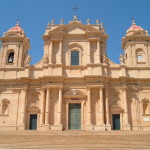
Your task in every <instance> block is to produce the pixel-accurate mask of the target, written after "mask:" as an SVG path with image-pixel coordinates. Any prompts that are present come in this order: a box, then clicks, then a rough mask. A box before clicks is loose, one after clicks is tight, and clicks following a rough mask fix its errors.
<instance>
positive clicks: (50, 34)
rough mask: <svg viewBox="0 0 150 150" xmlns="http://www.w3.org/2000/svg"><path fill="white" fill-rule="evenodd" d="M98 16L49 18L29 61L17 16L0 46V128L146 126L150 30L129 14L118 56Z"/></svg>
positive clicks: (27, 44)
mask: <svg viewBox="0 0 150 150" xmlns="http://www.w3.org/2000/svg"><path fill="white" fill-rule="evenodd" d="M107 38H108V35H107V34H106V32H105V29H104V27H103V25H102V23H99V21H98V20H96V24H90V20H87V24H82V22H81V21H78V19H77V17H76V16H74V18H73V21H70V22H69V23H68V24H63V20H61V21H60V24H59V25H55V24H54V20H52V23H51V24H48V26H47V28H46V30H45V33H44V35H43V40H44V55H43V58H42V59H41V60H40V61H39V62H38V63H36V64H34V65H30V60H31V57H30V55H29V54H28V50H29V49H30V41H29V39H28V38H27V37H26V35H25V32H24V30H23V29H22V28H21V27H20V25H19V24H18V23H17V24H16V26H15V27H12V28H11V29H9V30H8V31H7V32H5V33H4V34H3V36H2V37H1V38H0V40H1V43H2V44H1V50H0V130H29V129H30V130H103V131H109V130H136V131H139V130H140V131H141V130H150V36H149V35H148V32H147V31H146V30H144V29H143V28H141V27H140V26H137V25H136V24H135V22H134V20H133V23H132V25H131V27H130V28H129V29H128V30H127V32H126V35H125V37H123V38H122V49H123V50H124V54H123V55H122V54H121V55H120V64H115V63H114V62H112V61H111V60H110V59H109V58H108V57H107V54H106V41H107Z"/></svg>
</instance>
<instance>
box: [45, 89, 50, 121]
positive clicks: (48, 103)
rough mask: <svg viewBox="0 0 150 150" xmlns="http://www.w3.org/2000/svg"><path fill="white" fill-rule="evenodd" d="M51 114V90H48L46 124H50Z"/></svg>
mask: <svg viewBox="0 0 150 150" xmlns="http://www.w3.org/2000/svg"><path fill="white" fill-rule="evenodd" d="M49 114H50V89H49V88H48V89H47V94H46V107H45V124H49Z"/></svg>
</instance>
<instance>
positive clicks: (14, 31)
mask: <svg viewBox="0 0 150 150" xmlns="http://www.w3.org/2000/svg"><path fill="white" fill-rule="evenodd" d="M5 36H21V37H22V36H25V33H24V30H23V29H22V28H21V27H20V25H19V21H17V24H16V26H14V27H12V28H10V29H9V30H8V31H7V32H6V33H5Z"/></svg>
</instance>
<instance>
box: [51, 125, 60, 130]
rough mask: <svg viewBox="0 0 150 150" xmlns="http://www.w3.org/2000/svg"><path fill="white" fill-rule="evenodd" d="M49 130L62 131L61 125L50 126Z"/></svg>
mask: <svg viewBox="0 0 150 150" xmlns="http://www.w3.org/2000/svg"><path fill="white" fill-rule="evenodd" d="M51 130H57V131H62V124H56V125H51Z"/></svg>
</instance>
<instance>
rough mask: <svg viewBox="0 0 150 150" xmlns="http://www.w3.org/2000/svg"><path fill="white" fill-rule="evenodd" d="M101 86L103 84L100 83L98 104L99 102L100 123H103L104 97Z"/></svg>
mask: <svg viewBox="0 0 150 150" xmlns="http://www.w3.org/2000/svg"><path fill="white" fill-rule="evenodd" d="M103 88H104V86H103V85H101V86H100V88H99V97H100V99H99V104H100V114H99V115H100V124H104V99H103Z"/></svg>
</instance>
